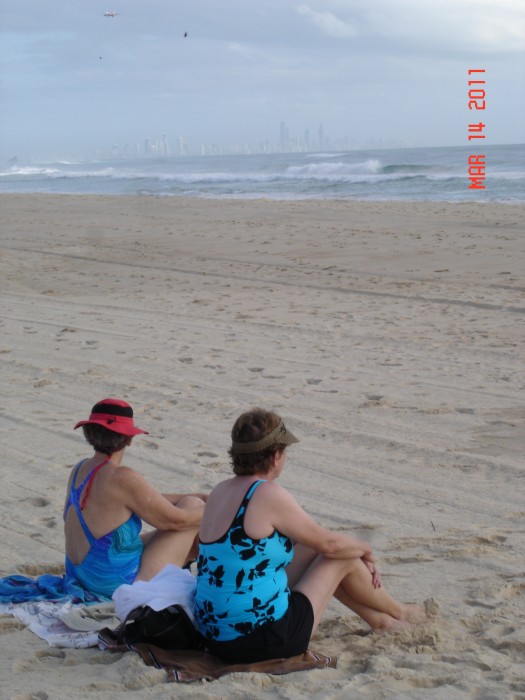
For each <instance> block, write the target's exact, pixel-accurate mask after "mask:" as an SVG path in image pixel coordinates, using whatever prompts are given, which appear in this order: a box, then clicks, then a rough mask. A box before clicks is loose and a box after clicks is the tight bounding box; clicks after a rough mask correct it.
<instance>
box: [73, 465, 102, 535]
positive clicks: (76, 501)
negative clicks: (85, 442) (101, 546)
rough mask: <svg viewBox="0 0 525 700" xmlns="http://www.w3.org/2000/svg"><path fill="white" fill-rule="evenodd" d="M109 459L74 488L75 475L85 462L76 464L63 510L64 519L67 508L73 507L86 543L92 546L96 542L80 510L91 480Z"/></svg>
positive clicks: (84, 501) (83, 504) (92, 470)
mask: <svg viewBox="0 0 525 700" xmlns="http://www.w3.org/2000/svg"><path fill="white" fill-rule="evenodd" d="M109 459H110V458H109V457H108V458H107V459H105V460H103V461H102V462H101V463H100V464H97V466H96V467H93V469H91V471H90V472H89V473H88V474H87V476H86V477H85V479H84V480H83V481H82V483H81V484H80V486H77V487H75V481H76V479H77V474H78V470H79V469H80V467H81V466H82V465H83V464H84V462H86V461H87V460H85V459H84V460H82V461H81V462H79V463H78V465H77V468H76V469H75V473H74V475H73V479H72V480H71V489H70V491H69V495H68V499H67V503H66V507H65V510H64V518H65V517H66V514H67V511H68V509H69V506H73V508H74V509H75V513H76V514H77V518H78V521H79V523H80V525H81V526H82V530H83V531H84V534H85V536H86V537H87V539H88V542H89V544H90V545H92V544H93V543H94V542H96V538H95V537H93V535H92V533H91V530H90V529H89V527H88V526H87V523H86V521H85V520H84V516H83V515H82V509H83V508H84V506H85V504H86V500H87V497H88V494H89V490H90V488H91V483H92V482H93V479H94V477H95V475H96V473H97V472H98V470H99V469H100V468H101V467H103V466H104V465H105V464H107V463H108V462H109ZM84 488H85V489H86V492H85V494H84V498H83V499H82V502H80V495H81V493H82V491H83V490H84Z"/></svg>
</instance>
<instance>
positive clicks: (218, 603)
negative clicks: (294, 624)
mask: <svg viewBox="0 0 525 700" xmlns="http://www.w3.org/2000/svg"><path fill="white" fill-rule="evenodd" d="M262 483H264V480H260V481H256V482H255V483H253V484H252V485H251V486H250V488H249V489H248V491H247V493H246V496H245V497H244V499H243V501H242V503H241V505H240V508H239V510H238V511H237V514H236V516H235V518H234V520H233V522H232V524H231V526H230V529H229V530H228V532H226V534H225V535H223V537H221V538H220V539H219V540H216V541H215V542H202V541H199V558H198V560H197V590H196V592H195V619H196V622H197V625H198V627H199V630H200V631H201V633H202V634H203V635H204V636H205V637H206V638H207V639H213V640H217V641H227V640H231V639H236V638H237V637H241V636H245V635H248V634H250V633H251V632H253V631H254V630H255V629H257V628H258V627H260V626H261V625H263V624H265V623H266V622H271V621H275V620H280V619H281V618H282V617H283V616H284V614H285V613H286V611H287V610H288V598H289V594H290V590H289V588H288V577H287V575H286V571H285V567H286V566H287V565H288V564H289V563H290V562H291V561H292V559H293V545H292V541H291V540H290V539H289V538H288V537H286V536H285V535H282V534H281V533H280V532H278V531H277V530H274V531H273V533H272V534H271V535H270V536H269V537H264V538H263V539H260V540H254V539H252V538H251V537H249V536H248V535H247V534H246V532H245V530H244V514H245V512H246V508H247V506H248V503H249V501H250V498H251V496H252V494H253V492H254V491H255V489H256V488H257V486H259V484H262Z"/></svg>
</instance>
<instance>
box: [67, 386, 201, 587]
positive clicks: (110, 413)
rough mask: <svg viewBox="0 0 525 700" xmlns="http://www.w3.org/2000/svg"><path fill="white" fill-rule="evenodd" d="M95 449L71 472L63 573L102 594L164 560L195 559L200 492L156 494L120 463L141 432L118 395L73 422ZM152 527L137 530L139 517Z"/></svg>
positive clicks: (147, 574) (146, 575)
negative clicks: (147, 531) (141, 532)
mask: <svg viewBox="0 0 525 700" xmlns="http://www.w3.org/2000/svg"><path fill="white" fill-rule="evenodd" d="M81 426H82V429H83V431H84V436H85V438H86V440H87V442H88V443H89V444H90V445H91V446H92V447H93V449H94V450H95V453H94V455H93V456H92V457H90V458H88V459H84V460H82V461H81V462H79V463H78V464H77V465H76V467H75V468H74V469H73V472H72V474H71V477H70V479H69V483H68V487H67V496H66V504H65V509H64V530H65V539H66V577H70V578H73V579H75V580H76V581H77V582H78V583H80V584H81V585H82V587H83V588H84V589H85V590H87V591H90V592H91V593H94V594H95V595H97V596H99V597H101V598H111V596H112V594H113V592H114V591H115V590H116V588H118V587H119V586H120V585H122V584H123V583H128V584H129V583H132V582H133V581H134V580H136V579H138V580H143V581H147V580H149V579H151V578H152V577H153V576H155V575H156V574H157V573H159V571H161V570H162V569H163V568H164V567H165V566H166V565H167V564H177V565H178V566H181V567H182V566H184V565H185V564H186V563H187V562H188V561H190V560H191V559H192V558H194V557H195V556H196V544H195V541H196V537H197V534H198V530H199V525H200V522H201V519H202V514H203V510H204V501H205V500H206V497H205V496H204V495H203V494H161V493H160V492H159V491H157V490H156V489H155V488H154V487H153V486H151V484H149V483H148V481H146V479H145V478H144V477H143V476H141V475H140V474H139V473H138V472H136V471H135V470H133V469H131V468H130V467H126V466H124V465H123V459H124V453H125V451H126V448H127V447H128V446H129V445H130V444H131V441H132V439H133V437H134V436H135V435H139V434H141V433H147V431H146V430H142V429H141V428H138V427H137V426H136V425H135V423H134V421H133V409H132V408H131V406H130V405H129V404H128V403H126V402H125V401H122V400H120V399H112V398H110V399H103V400H102V401H99V402H98V403H97V404H95V406H93V409H92V411H91V415H90V416H89V418H88V419H87V420H82V421H79V422H78V423H77V424H76V425H75V429H76V428H79V427H81ZM143 520H144V521H145V522H146V523H148V524H149V525H151V526H152V527H153V528H154V530H153V531H152V532H150V533H147V534H145V535H142V536H141V535H140V530H141V528H142V521H143Z"/></svg>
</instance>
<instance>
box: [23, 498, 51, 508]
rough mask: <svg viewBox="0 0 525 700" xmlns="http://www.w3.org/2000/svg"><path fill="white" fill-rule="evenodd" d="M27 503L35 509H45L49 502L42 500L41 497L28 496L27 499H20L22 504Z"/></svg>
mask: <svg viewBox="0 0 525 700" xmlns="http://www.w3.org/2000/svg"><path fill="white" fill-rule="evenodd" d="M26 501H28V502H29V503H30V504H31V505H32V506H34V507H35V508H45V506H48V505H49V503H50V501H48V500H47V499H46V498H42V497H41V496H28V497H27V498H22V501H21V502H22V503H25V502H26Z"/></svg>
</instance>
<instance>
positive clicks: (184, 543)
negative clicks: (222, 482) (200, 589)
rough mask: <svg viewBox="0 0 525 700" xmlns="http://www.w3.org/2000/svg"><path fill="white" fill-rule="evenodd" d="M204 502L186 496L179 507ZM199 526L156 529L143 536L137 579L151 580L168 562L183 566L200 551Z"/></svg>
mask: <svg viewBox="0 0 525 700" xmlns="http://www.w3.org/2000/svg"><path fill="white" fill-rule="evenodd" d="M199 503H202V501H201V500H200V499H199V498H196V497H195V496H186V497H185V498H183V499H182V500H181V501H180V502H179V503H177V507H178V508H192V507H195V506H196V505H198V504H199ZM198 534H199V528H198V526H196V527H194V528H191V529H189V530H182V531H179V530H164V531H161V530H155V531H154V532H150V533H147V534H146V535H144V536H143V538H142V541H143V543H144V551H143V552H142V558H141V560H140V569H139V572H138V574H137V580H139V581H149V580H150V579H151V578H153V576H155V575H156V574H158V573H159V572H160V571H162V569H163V568H164V567H165V566H166V565H167V564H176V565H177V566H180V567H183V566H185V565H186V564H187V563H188V562H189V561H191V560H192V559H195V558H196V556H197V553H198Z"/></svg>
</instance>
